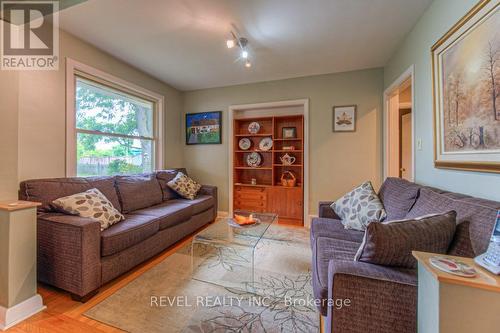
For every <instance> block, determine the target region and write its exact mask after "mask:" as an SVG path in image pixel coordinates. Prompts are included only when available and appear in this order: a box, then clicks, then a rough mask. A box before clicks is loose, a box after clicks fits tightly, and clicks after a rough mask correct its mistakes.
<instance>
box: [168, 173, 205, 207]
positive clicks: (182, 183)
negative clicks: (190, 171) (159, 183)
mask: <svg viewBox="0 0 500 333" xmlns="http://www.w3.org/2000/svg"><path fill="white" fill-rule="evenodd" d="M167 185H168V187H170V188H171V189H172V190H174V191H175V192H177V193H178V194H179V195H180V196H181V197H183V198H186V199H189V200H194V198H196V195H197V194H198V192H199V191H200V189H201V185H200V184H198V183H197V182H195V181H194V180H193V179H191V178H189V177H188V176H186V175H185V174H183V173H182V172H179V173H177V175H176V176H175V177H174V179H172V180H171V181H169V182H168V183H167Z"/></svg>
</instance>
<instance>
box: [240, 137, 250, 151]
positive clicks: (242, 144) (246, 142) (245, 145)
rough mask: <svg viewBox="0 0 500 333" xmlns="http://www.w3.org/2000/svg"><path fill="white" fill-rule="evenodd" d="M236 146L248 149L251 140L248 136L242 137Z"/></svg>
mask: <svg viewBox="0 0 500 333" xmlns="http://www.w3.org/2000/svg"><path fill="white" fill-rule="evenodd" d="M238 146H239V147H240V149H241V150H248V149H250V147H251V146H252V141H250V139H249V138H242V139H240V141H239V142H238Z"/></svg>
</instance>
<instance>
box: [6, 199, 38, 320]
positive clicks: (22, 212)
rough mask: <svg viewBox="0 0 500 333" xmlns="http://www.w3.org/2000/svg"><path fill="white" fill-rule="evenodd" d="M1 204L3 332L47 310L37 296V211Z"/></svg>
mask: <svg viewBox="0 0 500 333" xmlns="http://www.w3.org/2000/svg"><path fill="white" fill-rule="evenodd" d="M39 205H40V204H39V203H36V202H28V201H11V202H0V330H6V329H7V328H9V327H11V326H13V325H15V324H17V323H19V322H20V321H22V320H24V319H26V318H28V317H30V316H32V315H33V314H35V313H37V312H40V311H42V310H43V309H45V306H44V305H43V302H42V297H41V296H40V295H38V294H37V282H36V281H37V278H36V207H37V206H39Z"/></svg>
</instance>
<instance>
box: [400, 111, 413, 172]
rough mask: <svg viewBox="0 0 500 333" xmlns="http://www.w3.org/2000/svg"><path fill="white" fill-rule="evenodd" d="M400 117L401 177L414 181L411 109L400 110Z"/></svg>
mask: <svg viewBox="0 0 500 333" xmlns="http://www.w3.org/2000/svg"><path fill="white" fill-rule="evenodd" d="M399 114H400V116H399V128H400V130H399V134H400V136H399V137H400V141H399V147H400V152H399V156H400V162H399V177H400V178H404V179H406V180H409V181H412V180H413V179H412V178H413V166H412V151H411V150H412V142H411V138H412V132H411V128H412V126H411V109H402V110H400V113H399Z"/></svg>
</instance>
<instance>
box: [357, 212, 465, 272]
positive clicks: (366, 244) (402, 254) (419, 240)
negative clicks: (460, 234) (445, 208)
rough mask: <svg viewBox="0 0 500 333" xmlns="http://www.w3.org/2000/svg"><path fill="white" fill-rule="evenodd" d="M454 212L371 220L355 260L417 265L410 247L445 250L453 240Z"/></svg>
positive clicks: (455, 216) (423, 249)
mask: <svg viewBox="0 0 500 333" xmlns="http://www.w3.org/2000/svg"><path fill="white" fill-rule="evenodd" d="M456 219H457V213H456V212H455V211H450V212H448V213H446V214H441V215H439V214H435V215H427V216H421V217H418V218H415V219H408V220H398V221H388V222H382V223H370V224H369V225H368V227H367V228H366V231H365V235H364V237H363V242H362V243H361V245H360V247H359V249H358V252H357V253H356V256H355V257H354V260H355V261H363V262H368V263H372V264H377V265H386V266H397V267H406V268H415V267H417V260H415V258H414V257H413V255H412V253H411V252H412V251H424V252H432V253H443V254H444V253H446V252H447V251H448V247H449V246H450V243H451V242H452V241H453V236H454V235H455V229H456Z"/></svg>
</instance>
